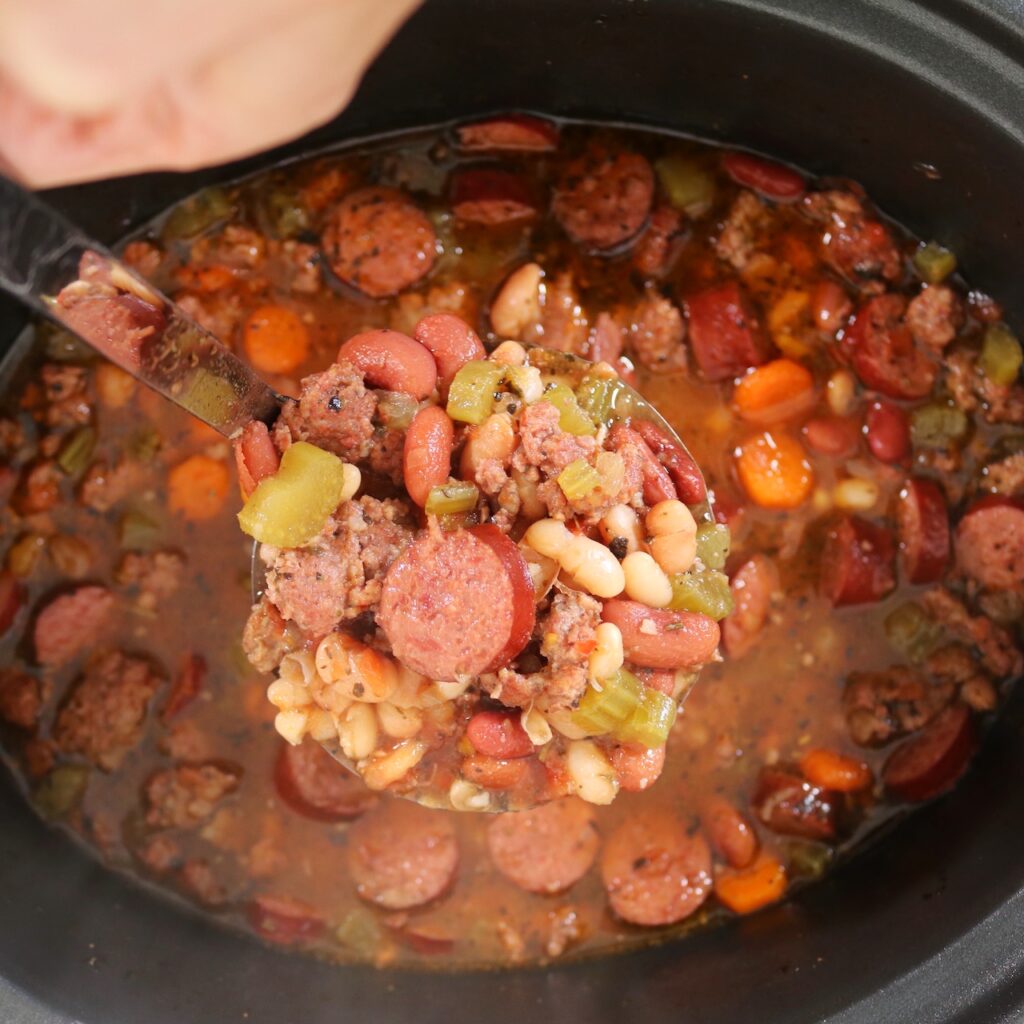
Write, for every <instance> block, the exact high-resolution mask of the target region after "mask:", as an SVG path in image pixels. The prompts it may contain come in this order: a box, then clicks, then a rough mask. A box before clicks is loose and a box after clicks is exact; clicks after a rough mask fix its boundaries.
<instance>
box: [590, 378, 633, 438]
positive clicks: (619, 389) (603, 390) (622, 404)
mask: <svg viewBox="0 0 1024 1024" xmlns="http://www.w3.org/2000/svg"><path fill="white" fill-rule="evenodd" d="M632 397H633V396H632V392H631V391H630V389H629V387H628V386H627V385H626V383H625V382H624V381H621V380H619V379H618V378H613V377H597V376H595V375H594V374H589V373H588V374H587V375H586V376H585V377H584V378H583V380H582V381H580V386H579V387H578V388H577V389H576V400H577V402H579V406H580V408H581V409H582V410H583V411H584V412H585V413H586V414H587V415H588V416H589V417H590V418H591V419H592V420H593V421H594V422H595V423H603V424H604V425H605V426H610V425H611V424H612V423H613V422H614V421H615V420H623V419H626V418H627V417H628V416H629V415H630V414H631V413H632V412H633V402H632Z"/></svg>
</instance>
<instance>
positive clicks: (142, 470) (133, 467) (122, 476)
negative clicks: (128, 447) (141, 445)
mask: <svg viewBox="0 0 1024 1024" xmlns="http://www.w3.org/2000/svg"><path fill="white" fill-rule="evenodd" d="M145 478H146V467H145V466H143V465H142V463H140V462H136V461H135V460H134V459H121V460H120V461H118V462H117V463H116V464H115V465H114V466H110V465H108V463H106V462H104V461H103V460H100V461H98V462H94V463H93V464H92V465H91V466H90V467H89V468H88V469H87V470H86V471H85V476H84V477H83V478H82V483H81V485H80V486H79V488H78V498H79V500H80V501H81V502H82V504H83V505H87V506H88V507H89V508H92V509H95V510H96V511H97V512H109V511H110V509H112V508H113V507H114V506H115V505H117V504H118V503H120V502H122V501H124V499H125V498H127V497H128V496H129V495H131V494H134V493H136V492H137V491H138V490H139V488H140V487H141V486H142V483H143V481H144V480H145Z"/></svg>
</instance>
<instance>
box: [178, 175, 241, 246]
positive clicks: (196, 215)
mask: <svg viewBox="0 0 1024 1024" xmlns="http://www.w3.org/2000/svg"><path fill="white" fill-rule="evenodd" d="M233 212H234V204H233V203H232V202H231V200H230V199H229V198H228V195H227V193H226V192H225V191H224V190H223V189H222V188H216V187H214V188H205V189H203V190H202V192H197V193H196V194H195V195H194V196H190V197H189V198H188V199H186V200H185V201H184V202H182V203H179V204H178V205H177V206H176V207H175V208H174V209H173V210H172V211H171V213H170V216H169V217H168V218H167V220H165V221H164V225H163V229H162V230H161V232H160V236H161V237H162V238H163V239H164V241H174V240H175V239H179V238H183V239H184V238H193V237H195V236H196V235H198V234H199V233H200V232H201V231H205V230H206V229H207V228H209V227H212V226H213V225H214V224H216V223H217V222H218V221H222V220H227V218H228V217H230V216H231V214H232V213H233Z"/></svg>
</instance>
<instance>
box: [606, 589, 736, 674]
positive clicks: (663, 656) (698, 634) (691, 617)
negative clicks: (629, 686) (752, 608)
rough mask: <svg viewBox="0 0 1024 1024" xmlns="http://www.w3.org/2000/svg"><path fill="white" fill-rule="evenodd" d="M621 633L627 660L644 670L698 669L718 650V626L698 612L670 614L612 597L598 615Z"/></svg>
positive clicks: (708, 617) (635, 602)
mask: <svg viewBox="0 0 1024 1024" xmlns="http://www.w3.org/2000/svg"><path fill="white" fill-rule="evenodd" d="M601 616H602V618H603V619H604V621H605V622H611V623H614V625H616V626H618V627H619V631H620V632H621V633H622V647H623V650H624V651H625V654H626V660H627V661H631V662H633V664H635V665H640V666H641V667H643V668H659V669H676V668H699V667H700V666H702V665H705V664H707V662H708V661H710V660H711V657H712V656H713V655H714V653H715V648H716V647H717V646H718V639H719V629H718V623H717V622H715V620H714V619H712V618H711V617H710V616H707V615H704V614H702V613H700V612H670V611H665V610H662V609H656V608H648V607H647V605H643V604H640V603H639V602H637V601H630V600H627V599H625V598H619V597H615V598H612V599H611V600H610V601H605V603H604V610H603V611H602V613H601Z"/></svg>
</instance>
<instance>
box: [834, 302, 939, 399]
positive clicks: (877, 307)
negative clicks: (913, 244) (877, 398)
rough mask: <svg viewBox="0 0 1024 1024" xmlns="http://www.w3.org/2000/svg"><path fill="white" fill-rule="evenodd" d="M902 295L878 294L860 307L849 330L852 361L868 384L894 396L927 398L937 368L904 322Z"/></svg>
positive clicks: (904, 305)
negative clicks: (915, 340)
mask: <svg viewBox="0 0 1024 1024" xmlns="http://www.w3.org/2000/svg"><path fill="white" fill-rule="evenodd" d="M906 305H907V300H906V299H905V298H903V296H902V295H889V294H886V295H876V296H875V297H874V298H871V299H868V301H867V302H866V303H865V304H864V305H863V306H861V308H860V309H859V310H857V315H856V317H855V319H854V321H853V323H852V324H851V325H850V327H849V329H848V330H847V332H846V341H845V343H846V345H847V346H848V347H849V351H850V361H851V362H852V364H853V368H854V370H855V371H856V373H857V376H858V377H860V379H861V380H862V381H863V382H864V384H865V386H867V387H869V388H874V389H875V390H876V391H881V392H882V394H883V395H888V396H889V397H890V398H904V399H909V398H924V397H925V395H927V394H929V393H930V392H931V390H932V385H933V384H934V383H935V377H936V374H937V367H936V365H935V363H934V362H933V361H932V360H931V359H930V358H929V357H928V355H927V354H926V353H925V352H924V351H923V350H922V349H921V348H920V347H919V346H918V345H917V344H916V343H915V342H914V339H913V337H912V335H911V333H910V330H909V328H908V327H907V325H906V324H905V323H904V321H903V313H904V310H905V309H906Z"/></svg>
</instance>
